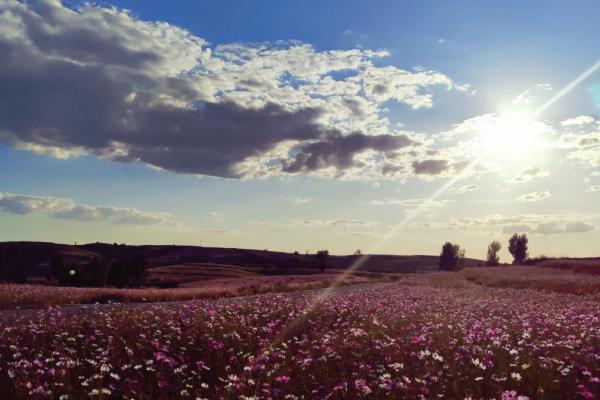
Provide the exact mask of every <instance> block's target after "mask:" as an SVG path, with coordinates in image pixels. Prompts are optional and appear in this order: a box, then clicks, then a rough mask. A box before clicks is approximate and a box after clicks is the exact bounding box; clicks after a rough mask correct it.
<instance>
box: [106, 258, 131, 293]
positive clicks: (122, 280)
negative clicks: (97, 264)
mask: <svg viewBox="0 0 600 400" xmlns="http://www.w3.org/2000/svg"><path fill="white" fill-rule="evenodd" d="M127 281H128V279H127V272H126V270H125V264H123V263H122V262H121V261H115V262H114V263H112V265H111V266H110V269H109V270H108V283H109V284H110V285H111V286H114V287H117V288H122V287H125V286H126V285H127Z"/></svg>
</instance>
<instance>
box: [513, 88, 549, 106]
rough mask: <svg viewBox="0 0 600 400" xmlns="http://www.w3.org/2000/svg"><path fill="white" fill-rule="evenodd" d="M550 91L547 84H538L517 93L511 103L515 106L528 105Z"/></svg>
mask: <svg viewBox="0 0 600 400" xmlns="http://www.w3.org/2000/svg"><path fill="white" fill-rule="evenodd" d="M550 91H552V85H550V84H549V83H538V84H536V85H533V86H532V87H530V88H529V89H526V90H524V91H523V92H521V93H519V94H518V95H517V96H516V97H515V98H514V99H513V100H512V102H513V103H515V104H530V103H532V102H534V101H536V100H537V99H538V98H539V97H541V96H543V95H545V94H546V93H547V92H550Z"/></svg>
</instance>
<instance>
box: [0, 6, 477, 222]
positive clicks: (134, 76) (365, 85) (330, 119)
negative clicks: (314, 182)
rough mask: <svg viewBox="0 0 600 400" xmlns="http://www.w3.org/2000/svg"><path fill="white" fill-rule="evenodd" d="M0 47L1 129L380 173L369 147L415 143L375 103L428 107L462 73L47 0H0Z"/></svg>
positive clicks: (222, 165) (209, 168)
mask: <svg viewBox="0 0 600 400" xmlns="http://www.w3.org/2000/svg"><path fill="white" fill-rule="evenodd" d="M0 54H2V63H0V143H3V144H6V145H9V146H13V147H16V148H20V149H26V150H30V151H34V152H37V153H46V154H48V155H50V156H53V157H60V158H66V157H69V156H74V155H80V154H93V155H96V156H98V157H101V158H103V159H106V160H112V161H119V162H142V163H145V164H147V165H149V166H153V167H155V168H160V169H166V170H170V171H174V172H178V173H190V174H202V175H211V176H218V177H228V178H244V177H252V176H259V175H260V176H264V175H270V174H285V173H320V172H321V171H325V172H324V174H326V175H328V176H332V175H333V176H337V177H343V176H346V175H347V173H348V174H350V175H351V172H352V170H356V169H361V168H366V167H367V166H369V167H370V168H368V170H369V171H373V172H376V173H381V172H382V167H381V166H382V165H383V163H384V162H385V157H372V156H369V154H371V153H385V152H393V151H397V150H399V149H402V148H404V147H407V146H417V145H418V141H417V140H415V139H414V138H412V137H410V135H409V134H407V133H402V132H398V131H395V130H394V129H391V128H390V124H389V121H388V120H387V118H385V117H383V116H382V111H383V110H384V103H386V102H388V101H394V102H397V103H401V104H405V105H407V106H408V107H411V108H413V109H418V108H429V107H432V106H433V102H434V94H435V93H436V92H437V91H439V90H458V91H461V90H464V88H465V87H466V86H465V85H457V84H455V83H454V82H452V81H451V80H450V78H448V77H447V76H446V75H444V74H442V73H439V72H436V71H430V70H425V69H418V70H412V71H408V70H403V69H400V68H397V67H393V66H381V67H380V66H376V65H375V63H374V60H375V59H378V58H382V57H386V56H387V55H388V53H387V52H386V51H372V50H368V49H351V50H331V51H317V50H315V49H314V48H313V47H312V46H310V45H307V44H303V43H298V42H280V43H265V44H258V45H251V46H250V45H245V44H239V43H234V44H226V45H218V46H210V45H209V44H208V43H207V42H206V41H205V40H204V39H202V38H200V37H197V36H194V35H192V34H191V33H190V32H188V31H186V30H184V29H181V28H178V27H176V26H173V25H170V24H167V23H161V22H146V21H142V20H139V19H137V18H135V17H134V16H132V15H131V14H129V13H128V12H126V11H121V10H118V9H116V8H105V7H100V6H94V5H90V4H86V5H83V6H81V7H79V8H77V9H69V8H67V7H64V6H63V5H61V3H60V2H58V1H54V0H42V1H39V2H31V3H21V2H2V3H1V4H0ZM340 72H343V74H340ZM23 88H27V90H26V91H24V90H23ZM403 154H404V156H406V157H410V155H409V154H408V153H403ZM409 159H410V158H409ZM367 161H368V162H367ZM379 164H381V165H379ZM396 164H398V163H396ZM374 165H379V166H378V167H377V168H374V167H373V166H374ZM388 171H389V169H388ZM82 213H83V211H82Z"/></svg>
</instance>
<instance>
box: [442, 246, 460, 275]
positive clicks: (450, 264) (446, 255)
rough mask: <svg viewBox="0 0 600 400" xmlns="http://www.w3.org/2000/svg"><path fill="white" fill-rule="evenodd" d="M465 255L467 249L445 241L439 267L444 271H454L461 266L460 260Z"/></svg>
mask: <svg viewBox="0 0 600 400" xmlns="http://www.w3.org/2000/svg"><path fill="white" fill-rule="evenodd" d="M464 257H465V251H464V250H461V248H460V246H459V245H457V244H452V243H450V242H446V243H444V245H443V246H442V252H441V254H440V263H439V268H440V269H441V270H443V271H454V270H456V269H457V268H458V267H459V266H460V260H461V259H463V258H464Z"/></svg>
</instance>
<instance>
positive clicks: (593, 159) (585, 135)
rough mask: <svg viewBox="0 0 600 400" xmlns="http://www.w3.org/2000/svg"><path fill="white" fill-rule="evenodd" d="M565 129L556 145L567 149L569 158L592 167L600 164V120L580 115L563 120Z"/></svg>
mask: <svg viewBox="0 0 600 400" xmlns="http://www.w3.org/2000/svg"><path fill="white" fill-rule="evenodd" d="M561 125H562V126H563V128H564V131H563V132H562V133H561V135H560V137H559V139H558V140H557V141H556V142H555V147H556V148H558V149H564V150H566V151H567V158H570V159H573V160H577V161H579V162H580V163H582V164H584V165H588V166H591V167H598V166H600V121H598V120H595V119H594V118H592V117H588V116H579V117H575V118H571V119H567V120H565V121H563V122H561Z"/></svg>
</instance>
